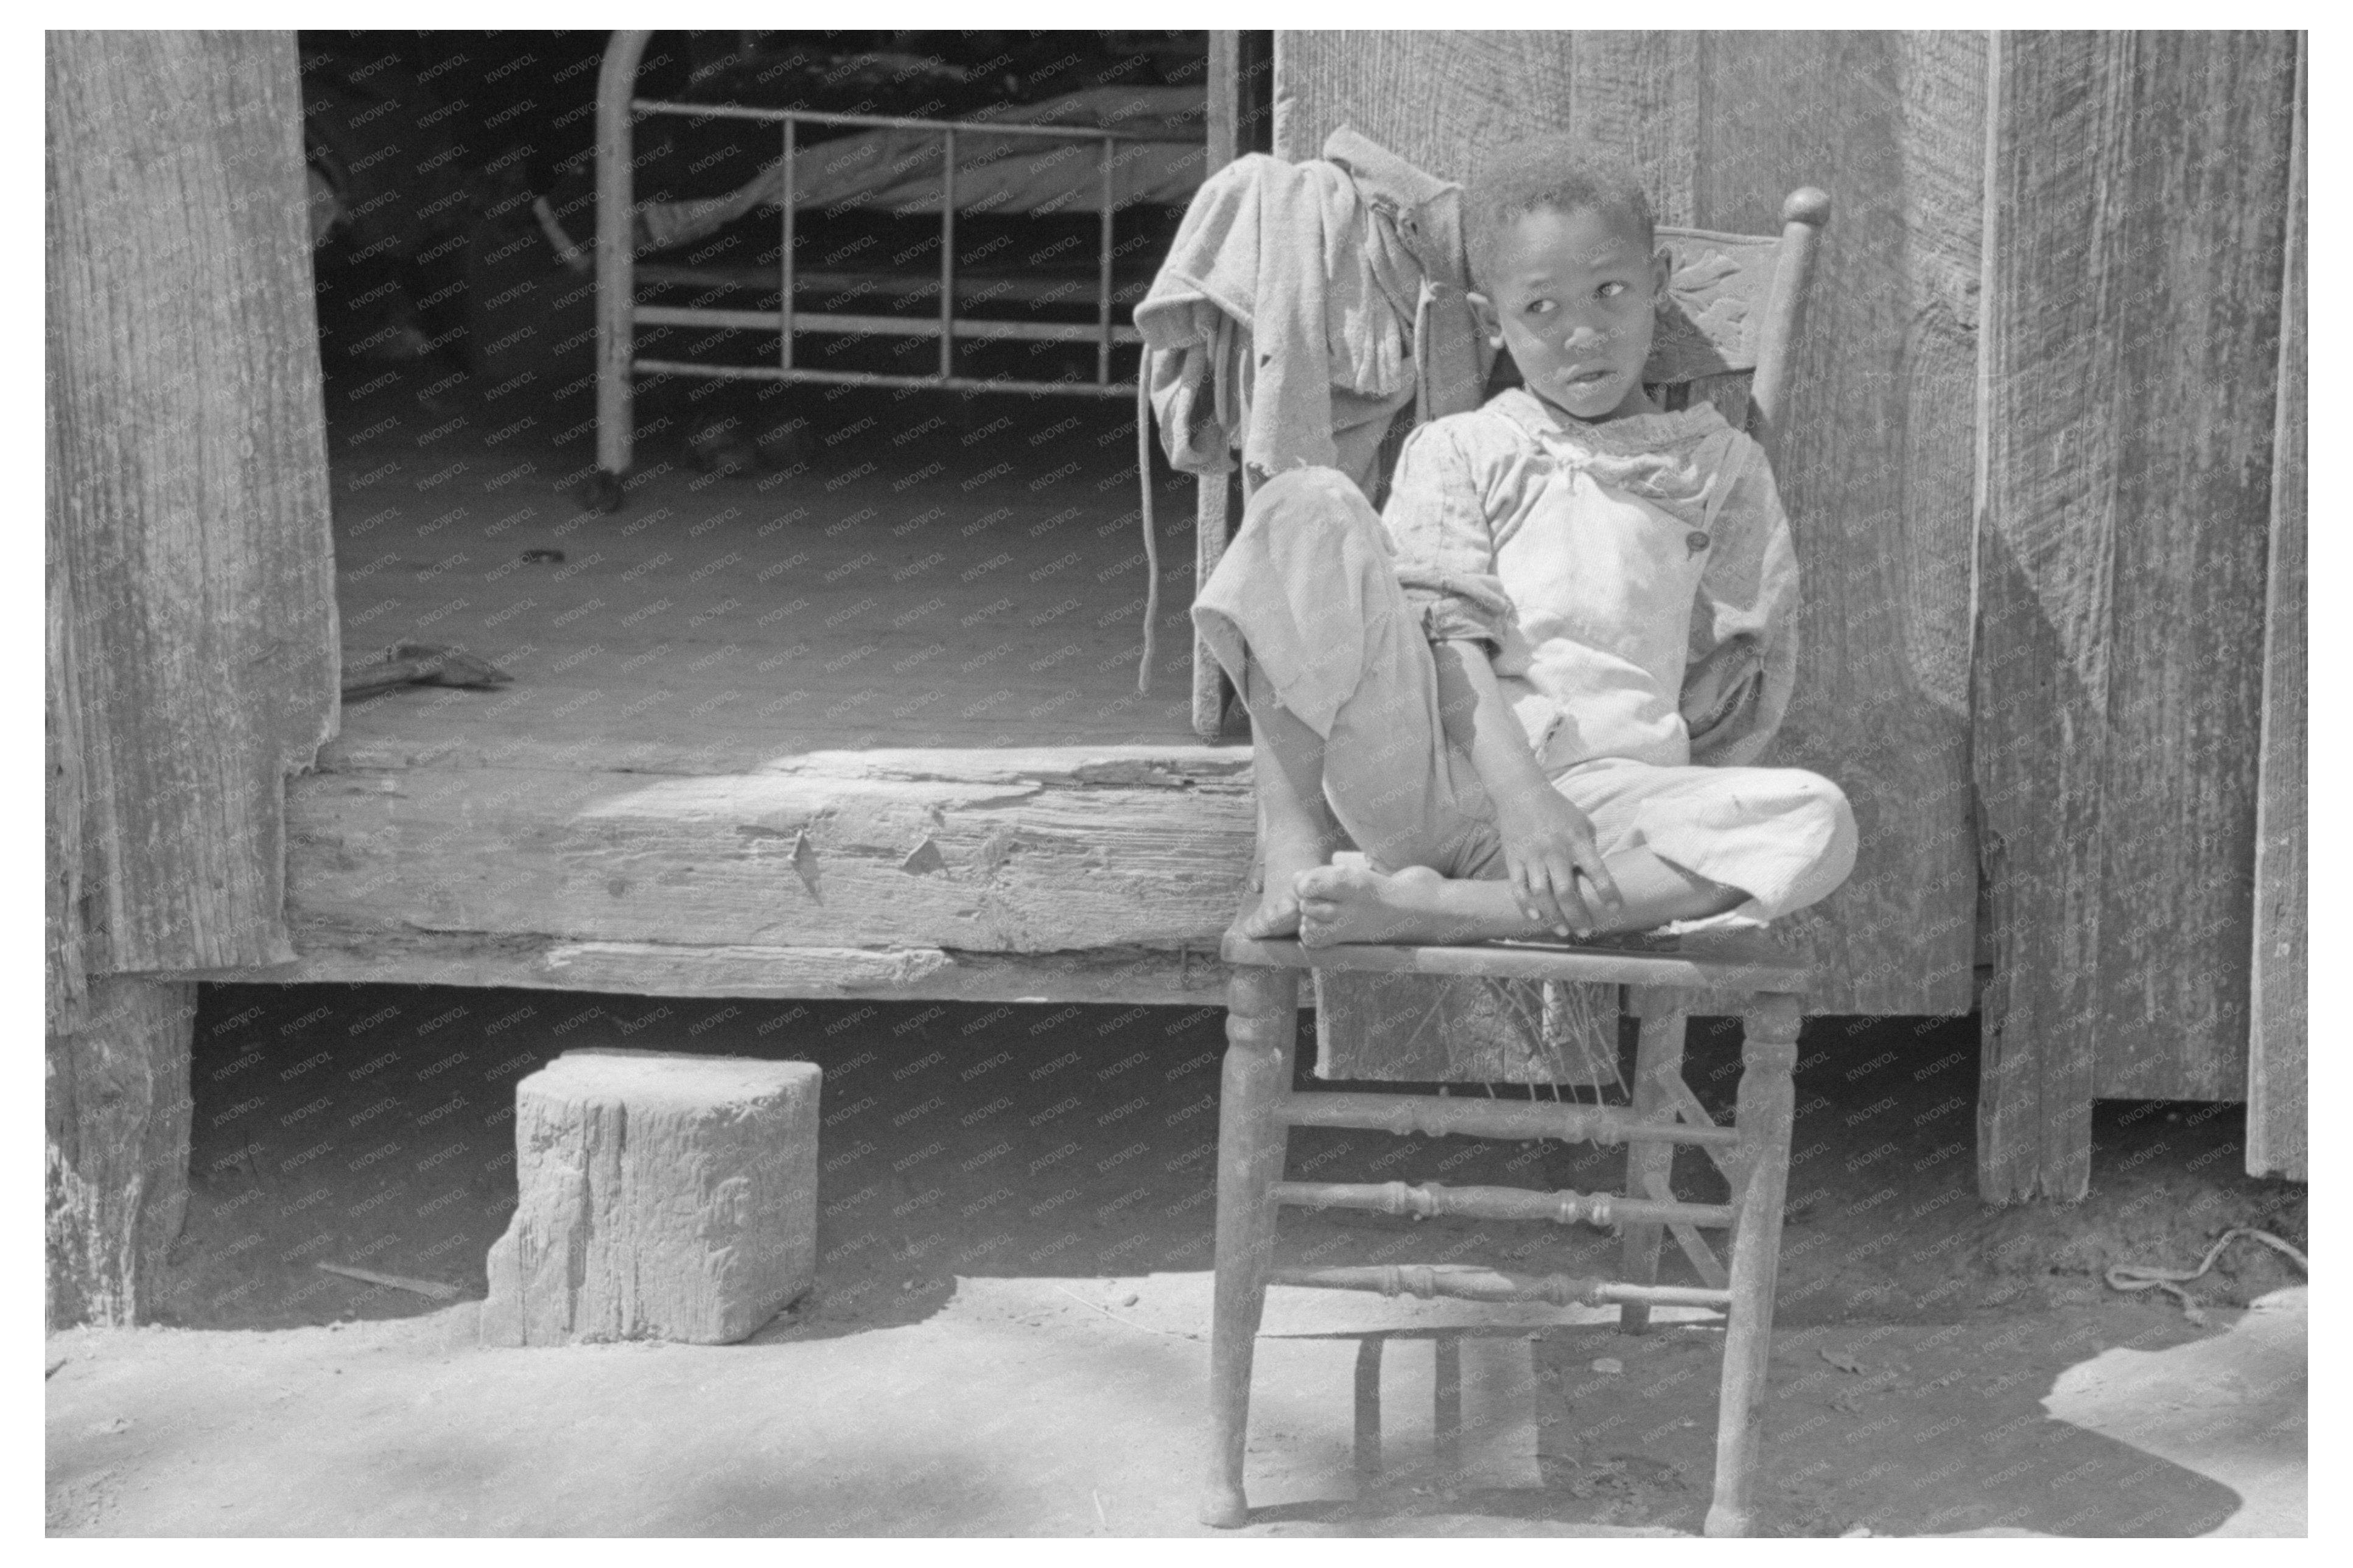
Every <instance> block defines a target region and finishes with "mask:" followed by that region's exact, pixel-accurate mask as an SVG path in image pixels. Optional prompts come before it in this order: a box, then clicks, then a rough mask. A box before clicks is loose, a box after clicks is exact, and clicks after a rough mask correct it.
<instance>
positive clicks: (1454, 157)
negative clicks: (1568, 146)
mask: <svg viewBox="0 0 2353 1568" xmlns="http://www.w3.org/2000/svg"><path fill="white" fill-rule="evenodd" d="M1568 37H1569V35H1567V34H1566V33H1531V32H1517V33H1504V32H1496V33H1461V32H1404V31H1380V30H1376V29H1366V30H1363V31H1351V32H1315V31H1308V32H1301V31H1286V32H1278V33H1277V34H1275V36H1274V155H1275V156H1276V157H1278V158H1285V159H1289V160H1291V161H1293V162H1294V163H1295V162H1298V161H1299V160H1301V159H1303V158H1313V157H1315V156H1317V155H1318V154H1319V153H1321V152H1322V151H1323V147H1324V138H1325V137H1326V136H1328V135H1330V134H1331V133H1332V132H1333V131H1334V130H1335V129H1336V128H1338V127H1339V126H1341V125H1352V126H1354V127H1356V129H1357V130H1358V131H1360V132H1364V133H1365V134H1366V136H1369V137H1371V138H1372V139H1373V140H1374V141H1376V142H1379V143H1380V144H1381V145H1383V146H1384V147H1387V148H1388V149H1389V151H1391V152H1393V153H1397V154H1398V156H1399V157H1401V158H1404V159H1405V160H1407V161H1408V162H1409V163H1415V164H1418V165H1419V166H1420V167H1421V168H1423V169H1425V170H1427V171H1429V172H1430V174H1437V175H1439V176H1440V177H1441V178H1444V179H1449V180H1460V179H1461V178H1463V177H1464V175H1466V174H1468V173H1469V172H1470V169H1471V165H1472V161H1473V159H1474V158H1475V156H1476V154H1477V153H1478V151H1479V149H1481V148H1484V147H1499V146H1504V145H1506V144H1508V143H1509V142H1512V141H1514V140H1515V139H1517V138H1521V137H1525V135H1527V134H1528V132H1531V131H1538V130H1566V129H1567V128H1568V124H1569V112H1570V103H1569V99H1570V94H1571V91H1572V89H1573V87H1574V83H1573V80H1572V79H1571V76H1570V58H1569V49H1568Z"/></svg>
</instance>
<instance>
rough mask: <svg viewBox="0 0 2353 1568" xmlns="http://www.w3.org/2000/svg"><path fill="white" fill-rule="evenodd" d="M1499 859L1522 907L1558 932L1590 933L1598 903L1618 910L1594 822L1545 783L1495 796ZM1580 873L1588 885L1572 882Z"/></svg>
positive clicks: (1621, 904)
mask: <svg viewBox="0 0 2353 1568" xmlns="http://www.w3.org/2000/svg"><path fill="white" fill-rule="evenodd" d="M1495 815H1496V826H1497V827H1498V828H1499V829H1500V830H1501V833H1502V837H1503V840H1504V865H1505V867H1506V868H1508V869H1509V874H1510V878H1511V883H1512V891H1513V893H1514V896H1515V897H1517V899H1518V900H1519V903H1520V910H1521V912H1522V913H1524V914H1525V915H1526V916H1527V917H1528V919H1530V920H1532V921H1540V922H1542V923H1543V924H1544V925H1546V926H1547V927H1549V928H1551V930H1552V931H1555V932H1556V933H1557V934H1558V935H1561V936H1569V935H1576V936H1581V937H1583V936H1591V935H1592V934H1593V931H1594V928H1595V927H1596V926H1597V925H1598V924H1599V921H1598V920H1597V918H1596V915H1595V910H1596V908H1597V907H1599V908H1606V909H1610V910H1622V909H1623V908H1624V907H1625V900H1623V899H1622V898H1621V897H1620V894H1619V891H1618V883H1617V881H1616V880H1615V879H1613V878H1612V877H1611V876H1610V875H1609V867H1607V866H1605V865H1604V864H1602V860H1601V852H1600V851H1599V849H1598V848H1596V847H1594V843H1593V824H1592V823H1591V822H1590V821H1588V819H1587V817H1586V815H1585V813H1583V812H1581V811H1579V810H1578V809H1577V807H1576V806H1575V805H1571V804H1570V803H1569V802H1568V801H1567V799H1565V798H1564V797H1563V796H1562V795H1561V794H1560V792H1559V791H1557V790H1556V789H1554V788H1553V787H1552V786H1551V784H1549V783H1544V784H1540V786H1539V787H1536V788H1533V789H1524V790H1512V791H1509V792H1507V793H1506V794H1505V795H1503V796H1500V797H1498V798H1497V799H1496V801H1495ZM1580 872H1582V873H1583V874H1584V877H1585V879H1586V881H1587V882H1588V884H1589V885H1590V889H1589V890H1590V893H1591V895H1592V896H1591V897H1589V898H1588V889H1579V888H1578V886H1577V875H1578V873H1580Z"/></svg>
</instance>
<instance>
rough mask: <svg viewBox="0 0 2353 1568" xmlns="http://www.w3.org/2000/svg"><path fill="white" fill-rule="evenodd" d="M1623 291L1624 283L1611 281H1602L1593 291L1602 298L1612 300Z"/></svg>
mask: <svg viewBox="0 0 2353 1568" xmlns="http://www.w3.org/2000/svg"><path fill="white" fill-rule="evenodd" d="M1625 291H1626V285H1624V284H1623V283H1619V282H1615V281H1612V282H1609V283H1604V284H1603V285H1602V286H1601V287H1600V288H1599V289H1595V290H1594V291H1593V292H1594V293H1595V294H1597V295H1599V297H1600V298H1602V299H1604V300H1614V299H1616V298H1617V297H1618V296H1619V295H1620V294H1623V293H1624V292H1625Z"/></svg>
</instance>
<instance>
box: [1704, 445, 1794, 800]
mask: <svg viewBox="0 0 2353 1568" xmlns="http://www.w3.org/2000/svg"><path fill="white" fill-rule="evenodd" d="M1726 467H1727V468H1730V469H1732V471H1733V474H1734V478H1733V481H1732V484H1731V486H1730V488H1729V489H1728V490H1727V491H1726V492H1725V498H1724V500H1723V502H1722V504H1721V506H1720V508H1719V510H1717V512H1716V518H1715V525H1714V527H1713V528H1712V529H1711V530H1710V537H1711V540H1712V543H1711V545H1710V549H1709V555H1708V563H1707V569H1706V571H1705V573H1704V574H1703V575H1702V577H1701V579H1700V586H1699V598H1698V602H1697V603H1696V604H1695V605H1694V606H1693V614H1692V628H1691V646H1690V662H1689V664H1688V665H1687V666H1686V668H1685V673H1684V676H1683V701H1682V705H1681V706H1682V710H1683V722H1684V724H1685V726H1686V727H1687V728H1688V729H1689V730H1690V731H1691V748H1692V761H1693V762H1694V763H1702V764H1705V765H1708V766H1715V767H1736V766H1745V765H1746V764H1749V763H1754V762H1756V761H1757V759H1758V758H1759V757H1761V756H1763V755H1764V753H1765V752H1766V750H1767V747H1769V746H1770V745H1771V744H1772V742H1773V737H1774V735H1775V734H1776V733H1777V732H1778V731H1779V730H1780V728H1781V718H1782V715H1783V714H1784V713H1786V712H1787V711H1788V707H1789V693H1790V690H1791V689H1792V688H1793V687H1794V686H1795V684H1796V679H1797V669H1798V642H1797V612H1798V555H1797V548H1796V545H1795V543H1794V542H1792V540H1791V538H1790V534H1789V520H1788V517H1787V516H1786V515H1785V514H1784V513H1783V512H1782V510H1781V498H1780V494H1779V492H1778V489H1776V488H1775V486H1774V483H1773V470H1772V468H1771V466H1770V465H1769V464H1767V461H1766V459H1765V450H1764V448H1763V447H1759V446H1758V445H1757V443H1756V442H1755V441H1754V440H1752V439H1750V438H1749V437H1746V436H1742V437H1737V438H1736V441H1735V442H1734V447H1733V450H1732V451H1731V452H1730V453H1729V454H1727V461H1726Z"/></svg>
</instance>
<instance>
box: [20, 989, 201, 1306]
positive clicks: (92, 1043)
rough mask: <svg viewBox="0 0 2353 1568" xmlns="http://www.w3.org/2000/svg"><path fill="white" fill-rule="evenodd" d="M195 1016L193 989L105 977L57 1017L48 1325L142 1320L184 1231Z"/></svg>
mask: <svg viewBox="0 0 2353 1568" xmlns="http://www.w3.org/2000/svg"><path fill="white" fill-rule="evenodd" d="M195 1018H196V988H195V986H194V985H190V984H170V983H160V982H157V981H153V980H149V979H146V978H143V977H132V976H127V975H108V974H101V975H94V976H92V977H91V978H90V984H89V987H88V989H87V990H86V991H85V992H84V993H83V994H81V995H80V996H79V997H78V998H77V999H76V1000H75V1001H74V1002H73V1003H72V1004H70V1005H69V1006H68V1008H67V1009H66V1010H65V1012H64V1013H63V1014H61V1015H59V1016H57V1017H55V1018H53V1019H52V1020H51V1022H50V1026H49V1030H48V1035H47V1052H46V1055H47V1075H46V1083H45V1085H44V1100H45V1101H46V1105H45V1116H44V1121H45V1123H46V1130H47V1206H46V1212H45V1220H46V1224H45V1230H46V1233H47V1261H48V1269H47V1274H48V1293H47V1321H48V1326H49V1327H50V1328H52V1329H59V1328H65V1327H67V1326H69V1325H70V1324H74V1323H99V1324H105V1325H109V1326H113V1327H123V1326H127V1325H129V1324H131V1323H132V1322H134V1321H137V1320H138V1318H139V1316H140V1313H141V1310H142V1308H143V1306H144V1304H145V1300H146V1293H147V1291H148V1289H149V1282H150V1281H151V1280H153V1279H155V1278H156V1276H157V1275H159V1274H160V1273H161V1272H162V1270H163V1268H164V1254H165V1252H166V1251H167V1250H168V1249H169V1248H170V1247H171V1245H172V1242H173V1240H174V1238H175V1237H177V1236H178V1235H179V1234H180V1222H181V1219H182V1216H183V1215H185V1213H186V1210H187V1202H188V1120H189V1116H190V1114H191V1110H190V1106H191V1100H190V1099H189V1091H188V1055H189V1047H190V1045H191V1043H192V1041H193V1040H194V1038H195Z"/></svg>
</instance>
